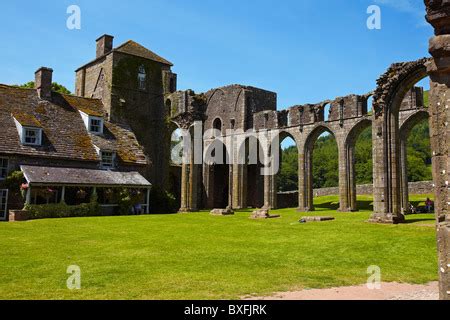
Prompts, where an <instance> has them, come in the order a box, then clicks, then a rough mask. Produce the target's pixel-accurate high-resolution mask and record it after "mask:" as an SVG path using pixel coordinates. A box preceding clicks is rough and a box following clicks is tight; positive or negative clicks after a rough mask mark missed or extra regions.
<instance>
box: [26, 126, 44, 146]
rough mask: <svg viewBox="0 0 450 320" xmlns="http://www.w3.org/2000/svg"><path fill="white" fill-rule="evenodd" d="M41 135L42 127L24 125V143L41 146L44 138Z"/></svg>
mask: <svg viewBox="0 0 450 320" xmlns="http://www.w3.org/2000/svg"><path fill="white" fill-rule="evenodd" d="M41 136H42V129H37V128H26V127H24V128H23V138H22V142H23V144H28V145H33V146H40V145H41V140H42V138H41Z"/></svg>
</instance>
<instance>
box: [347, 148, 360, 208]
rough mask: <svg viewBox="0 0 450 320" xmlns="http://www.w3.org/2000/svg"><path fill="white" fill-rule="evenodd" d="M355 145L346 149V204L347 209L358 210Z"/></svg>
mask: <svg viewBox="0 0 450 320" xmlns="http://www.w3.org/2000/svg"><path fill="white" fill-rule="evenodd" d="M355 162H356V159H355V145H352V146H348V149H347V170H348V171H347V172H348V176H347V188H348V191H347V192H348V195H347V197H348V201H349V203H348V205H349V211H351V212H355V211H358V203H357V198H356V196H357V193H356V176H355Z"/></svg>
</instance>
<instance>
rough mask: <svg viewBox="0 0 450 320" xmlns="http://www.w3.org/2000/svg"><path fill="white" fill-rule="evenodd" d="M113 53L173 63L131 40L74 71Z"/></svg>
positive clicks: (170, 64)
mask: <svg viewBox="0 0 450 320" xmlns="http://www.w3.org/2000/svg"><path fill="white" fill-rule="evenodd" d="M113 52H120V53H125V54H129V55H132V56H136V57H140V58H144V59H149V60H152V61H156V62H159V63H162V64H165V65H168V66H171V67H172V66H173V63H172V62H170V61H168V60H166V59H164V58H163V57H161V56H159V55H157V54H156V53H154V52H153V51H151V50H149V49H147V48H145V47H144V46H142V45H140V44H139V43H137V42H135V41H133V40H128V41H127V42H125V43H123V44H121V45H120V46H118V47H117V48H114V49H112V50H111V51H110V52H108V53H106V54H105V55H103V56H101V57H98V58H96V59H94V60H92V61H91V62H88V63H86V64H85V65H83V66H82V67H80V68H78V69H77V70H75V71H79V70H81V69H83V68H85V67H87V66H89V65H91V64H93V63H95V62H96V61H98V60H100V59H103V58H105V57H106V56H108V55H110V54H111V53H113Z"/></svg>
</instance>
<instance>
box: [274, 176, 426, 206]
mask: <svg viewBox="0 0 450 320" xmlns="http://www.w3.org/2000/svg"><path fill="white" fill-rule="evenodd" d="M313 192H314V197H325V196H335V195H338V194H339V187H334V188H321V189H314V191H313ZM356 193H357V194H358V195H372V194H373V185H372V184H363V185H358V186H356ZM433 193H434V187H433V181H420V182H410V183H409V194H415V195H429V194H433ZM297 206H298V191H290V192H279V193H278V207H279V208H296V207H297Z"/></svg>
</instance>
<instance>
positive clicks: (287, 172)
mask: <svg viewBox="0 0 450 320" xmlns="http://www.w3.org/2000/svg"><path fill="white" fill-rule="evenodd" d="M281 155H282V158H281V170H280V174H279V175H278V177H277V181H278V188H279V191H294V190H298V155H297V147H296V146H291V147H289V148H287V149H284V150H282V152H281ZM355 158H356V163H355V171H356V172H355V173H356V183H357V184H370V183H373V161H372V128H371V127H369V128H367V129H366V130H365V131H363V132H362V133H361V134H360V136H359V137H358V140H357V143H356V148H355ZM407 166H408V168H407V169H408V181H410V182H415V181H429V180H432V174H431V148H430V135H429V124H428V121H424V122H421V123H420V124H418V125H417V126H415V127H414V128H413V130H412V131H411V133H410V135H409V137H408V142H407ZM338 185H339V157H338V148H337V143H336V140H335V138H334V137H333V135H331V134H328V135H323V136H321V137H320V138H319V139H318V140H317V141H316V143H315V146H314V152H313V186H314V188H328V187H337V186H338Z"/></svg>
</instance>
